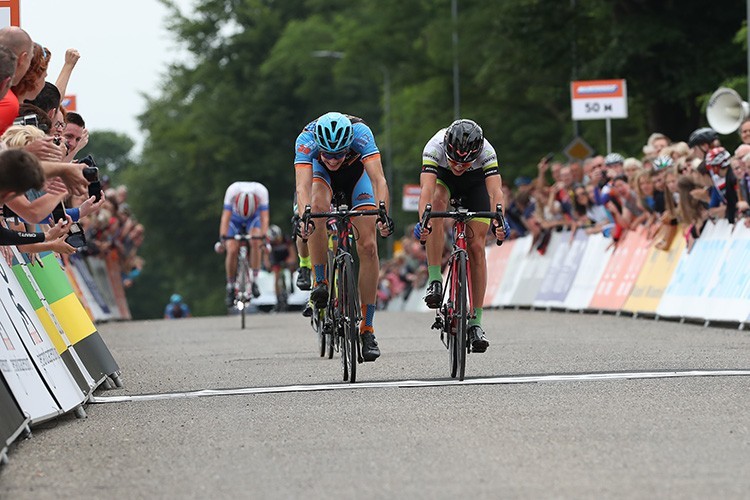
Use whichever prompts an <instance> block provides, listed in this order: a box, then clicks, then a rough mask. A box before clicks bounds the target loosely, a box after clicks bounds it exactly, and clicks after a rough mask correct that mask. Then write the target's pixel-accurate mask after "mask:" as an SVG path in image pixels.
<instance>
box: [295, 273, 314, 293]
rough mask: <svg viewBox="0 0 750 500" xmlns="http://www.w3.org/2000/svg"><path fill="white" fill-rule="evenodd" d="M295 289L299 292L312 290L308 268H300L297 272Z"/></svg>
mask: <svg viewBox="0 0 750 500" xmlns="http://www.w3.org/2000/svg"><path fill="white" fill-rule="evenodd" d="M297 288H299V289H300V290H309V289H310V288H312V281H311V280H310V268H309V267H300V268H299V271H297Z"/></svg>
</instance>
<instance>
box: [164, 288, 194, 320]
mask: <svg viewBox="0 0 750 500" xmlns="http://www.w3.org/2000/svg"><path fill="white" fill-rule="evenodd" d="M191 316H192V314H191V313H190V308H189V307H188V305H187V304H186V303H185V302H184V301H183V300H182V295H180V294H179V293H173V294H172V296H171V297H169V304H167V306H166V307H165V308H164V319H178V318H189V317H191Z"/></svg>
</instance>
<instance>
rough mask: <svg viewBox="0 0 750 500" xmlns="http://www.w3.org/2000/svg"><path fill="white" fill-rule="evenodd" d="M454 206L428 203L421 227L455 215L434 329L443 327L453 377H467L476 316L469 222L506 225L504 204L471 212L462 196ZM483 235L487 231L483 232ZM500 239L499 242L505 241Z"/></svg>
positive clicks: (454, 200)
mask: <svg viewBox="0 0 750 500" xmlns="http://www.w3.org/2000/svg"><path fill="white" fill-rule="evenodd" d="M450 203H451V206H452V207H453V208H454V210H452V211H450V212H433V211H432V205H431V204H429V203H428V204H427V205H426V206H425V210H424V212H423V213H422V221H421V227H429V226H428V224H429V221H430V219H438V218H440V219H446V218H447V219H453V221H454V222H453V251H452V252H451V255H450V257H449V258H448V277H447V278H446V286H445V288H444V289H443V296H442V298H441V300H440V304H441V305H440V307H439V308H438V309H437V310H436V311H435V322H434V323H433V324H432V329H434V330H440V340H442V341H443V345H444V346H445V347H446V348H447V349H448V366H449V368H450V374H451V378H456V376H458V379H459V380H463V379H464V375H465V373H466V355H467V353H469V352H471V343H470V342H469V341H468V340H469V339H468V336H469V331H468V330H469V328H468V325H469V320H470V319H472V318H473V317H474V316H473V314H474V298H473V297H472V293H471V272H470V271H471V268H470V265H471V263H470V262H469V254H468V252H467V242H466V228H467V225H466V222H467V221H469V220H470V219H474V218H489V219H493V220H495V221H497V223H498V225H499V226H500V227H505V219H504V217H503V206H502V205H501V204H499V203H498V204H497V206H496V211H495V212H489V211H486V212H485V211H480V212H470V211H469V210H467V209H466V208H464V207H463V206H461V200H456V199H451V201H450ZM483 236H484V235H483ZM502 243H503V242H502V241H501V240H498V241H497V244H498V245H502Z"/></svg>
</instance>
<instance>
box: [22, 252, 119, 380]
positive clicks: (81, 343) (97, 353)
mask: <svg viewBox="0 0 750 500" xmlns="http://www.w3.org/2000/svg"><path fill="white" fill-rule="evenodd" d="M43 255H44V254H43ZM41 260H42V263H43V265H44V267H42V266H38V265H36V266H27V265H26V264H18V265H14V266H13V272H14V274H15V275H16V277H17V278H18V281H19V283H20V284H21V286H22V287H23V289H24V292H25V293H26V296H27V297H28V298H29V302H31V304H32V306H33V307H34V308H35V310H36V312H37V314H38V315H39V318H40V319H41V320H42V323H45V321H46V322H47V324H48V325H55V324H57V325H59V326H60V328H61V329H62V332H63V333H64V335H65V338H67V339H68V340H69V342H70V343H71V344H72V345H73V346H74V347H75V353H77V355H78V356H79V357H80V360H81V361H82V362H83V365H84V366H85V369H86V370H87V371H88V373H89V374H90V376H91V377H92V378H93V380H94V381H95V383H96V385H98V384H99V383H101V382H103V381H104V379H105V377H106V376H107V375H119V367H118V366H117V363H116V362H115V360H114V358H113V357H112V354H111V353H110V352H109V349H108V348H107V346H106V344H105V343H104V340H103V339H102V338H101V335H99V332H98V331H97V330H96V327H95V326H94V324H93V323H92V322H91V318H89V316H88V314H87V313H86V311H85V310H84V309H83V306H82V305H81V302H80V301H79V300H78V298H77V297H76V296H75V294H74V293H73V289H72V288H71V286H70V283H69V282H68V279H67V277H66V276H65V273H64V272H63V270H62V267H60V263H59V262H58V261H57V259H56V258H55V256H54V255H53V254H51V253H47V254H46V255H44V256H43V257H42V259H41ZM27 271H28V272H29V273H30V275H31V278H29V277H28V276H27V275H26V272H27ZM30 279H33V280H34V284H35V285H36V287H35V286H34V285H33V284H32V283H31V281H30ZM36 288H38V290H39V291H40V292H41V295H42V296H41V297H39V295H37V292H36ZM42 299H43V300H44V301H45V302H46V303H47V304H48V306H49V309H50V311H51V314H52V315H53V316H54V318H52V317H50V313H48V311H47V308H46V307H45V305H44V303H42ZM53 329H56V328H53ZM48 331H50V329H48ZM57 347H58V352H59V351H60V348H61V347H63V348H64V347H65V346H57Z"/></svg>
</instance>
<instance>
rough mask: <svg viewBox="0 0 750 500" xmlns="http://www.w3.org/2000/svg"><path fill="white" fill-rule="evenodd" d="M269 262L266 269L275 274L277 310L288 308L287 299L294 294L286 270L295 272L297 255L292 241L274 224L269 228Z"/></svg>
mask: <svg viewBox="0 0 750 500" xmlns="http://www.w3.org/2000/svg"><path fill="white" fill-rule="evenodd" d="M268 245H269V249H268V253H267V255H268V262H267V265H266V268H267V269H268V270H270V271H271V272H272V273H273V277H274V280H273V282H274V286H275V291H276V299H277V309H278V310H283V309H284V308H286V297H287V296H288V295H290V294H292V293H294V289H293V288H292V284H291V283H289V285H288V287H287V283H286V278H285V277H284V270H285V269H289V271H290V272H291V271H294V267H293V266H294V262H295V260H296V259H295V257H296V255H297V252H296V249H295V247H294V244H293V243H292V240H291V239H290V238H289V237H288V236H286V235H284V233H283V232H282V231H281V228H280V227H279V226H277V225H276V224H272V225H271V227H269V228H268Z"/></svg>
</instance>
